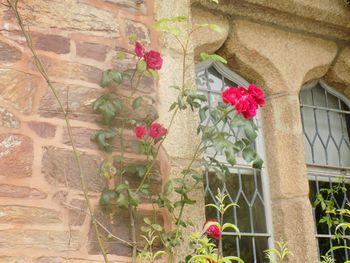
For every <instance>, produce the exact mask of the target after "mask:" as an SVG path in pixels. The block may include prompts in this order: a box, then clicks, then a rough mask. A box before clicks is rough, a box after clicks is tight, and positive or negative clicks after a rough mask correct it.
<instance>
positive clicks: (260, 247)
mask: <svg viewBox="0 0 350 263" xmlns="http://www.w3.org/2000/svg"><path fill="white" fill-rule="evenodd" d="M198 68H200V69H198ZM197 69H198V70H197V87H198V89H199V90H200V91H201V92H202V93H203V94H205V95H206V96H207V98H208V107H209V111H210V110H211V109H213V108H214V107H216V105H217V104H218V102H219V101H221V92H222V91H223V90H224V89H225V88H226V87H228V86H233V87H237V86H239V85H243V84H241V83H242V79H241V78H240V77H239V76H238V77H237V75H236V74H235V73H233V72H231V71H230V70H228V69H225V70H224V71H225V74H224V73H222V72H221V73H220V71H223V65H222V64H208V66H206V67H197ZM230 73H231V74H230ZM236 78H237V79H238V80H239V81H240V82H241V83H240V84H237V82H238V81H237V80H236ZM243 81H244V80H243ZM244 82H245V81H244ZM245 83H246V82H245ZM244 86H246V85H244ZM208 123H209V124H210V125H212V124H213V123H214V122H213V120H212V119H211V117H210V114H208V117H207V119H206V120H205V121H203V124H208ZM217 128H218V129H219V130H221V131H225V132H228V133H230V134H231V135H232V140H233V141H235V140H237V139H239V138H241V137H242V136H243V133H244V131H243V129H242V128H240V127H238V128H234V129H233V128H232V127H231V126H230V125H226V126H224V125H222V124H220V123H219V125H218V127H217ZM221 154H222V153H217V152H215V149H214V147H213V148H210V149H208V150H207V151H206V154H205V157H204V158H207V157H213V156H214V155H215V157H216V159H219V160H220V155H221ZM224 159H225V158H223V160H224ZM237 161H238V164H237V166H234V167H231V168H230V171H231V172H232V173H231V174H230V176H227V177H226V178H222V177H221V176H220V175H218V174H215V173H214V172H213V171H209V170H207V169H204V173H205V202H206V203H207V204H209V203H212V204H213V203H216V199H215V195H216V194H217V192H218V189H220V190H221V192H223V193H225V194H227V195H228V198H227V201H228V202H231V203H235V204H238V205H239V207H232V208H231V209H229V210H228V211H227V212H226V213H225V216H224V222H225V223H226V222H229V223H233V224H235V225H237V226H238V228H239V229H240V231H241V235H242V236H241V238H239V237H238V236H237V234H236V233H234V232H233V231H232V232H225V233H223V253H224V255H226V256H227V255H233V256H240V257H241V258H242V259H243V260H244V261H245V262H252V263H263V262H265V261H266V260H265V259H264V251H265V250H266V249H268V239H269V237H270V234H269V233H270V231H269V227H268V225H269V224H268V222H267V220H266V211H267V210H266V209H267V204H266V200H265V196H264V191H265V190H266V189H264V184H263V179H264V178H263V176H262V173H261V171H260V170H256V169H253V168H250V167H249V166H247V165H246V163H245V162H244V161H243V159H240V158H238V160H237ZM265 185H266V184H265ZM206 217H207V219H217V220H218V219H219V214H218V213H217V211H216V210H215V209H213V208H211V207H207V208H206Z"/></svg>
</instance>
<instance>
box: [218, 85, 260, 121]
mask: <svg viewBox="0 0 350 263" xmlns="http://www.w3.org/2000/svg"><path fill="white" fill-rule="evenodd" d="M221 95H222V100H223V102H224V103H228V104H231V105H232V106H234V107H235V109H236V111H237V113H241V114H242V115H243V116H244V118H246V119H252V118H253V117H254V116H255V115H256V112H257V109H258V107H259V106H262V105H264V103H265V94H264V92H263V91H262V90H261V89H260V88H258V87H257V86H255V85H253V84H251V85H249V88H248V90H247V89H245V88H243V87H238V88H234V87H228V88H227V89H226V90H224V91H223V92H222V94H221Z"/></svg>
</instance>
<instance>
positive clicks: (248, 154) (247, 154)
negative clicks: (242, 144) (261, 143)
mask: <svg viewBox="0 0 350 263" xmlns="http://www.w3.org/2000/svg"><path fill="white" fill-rule="evenodd" d="M242 155H243V159H244V160H246V161H247V162H248V163H250V162H252V161H253V160H255V158H256V157H257V154H256V152H255V151H254V150H253V149H252V148H251V147H247V148H245V149H244V150H243V152H242Z"/></svg>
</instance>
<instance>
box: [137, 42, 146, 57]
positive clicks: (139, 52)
mask: <svg viewBox="0 0 350 263" xmlns="http://www.w3.org/2000/svg"><path fill="white" fill-rule="evenodd" d="M135 54H136V56H138V57H139V58H142V57H143V56H144V55H145V48H144V47H143V46H142V44H141V43H140V42H138V41H136V43H135Z"/></svg>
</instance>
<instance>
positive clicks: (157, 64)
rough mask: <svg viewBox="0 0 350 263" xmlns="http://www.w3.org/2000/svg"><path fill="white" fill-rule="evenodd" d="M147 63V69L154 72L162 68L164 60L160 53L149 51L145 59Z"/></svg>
mask: <svg viewBox="0 0 350 263" xmlns="http://www.w3.org/2000/svg"><path fill="white" fill-rule="evenodd" d="M143 58H144V59H145V61H146V63H147V68H149V69H153V70H159V69H161V68H162V65H163V59H162V57H161V55H160V53H159V52H157V51H153V50H151V51H149V52H147V53H146V54H145V55H144V57H143Z"/></svg>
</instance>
